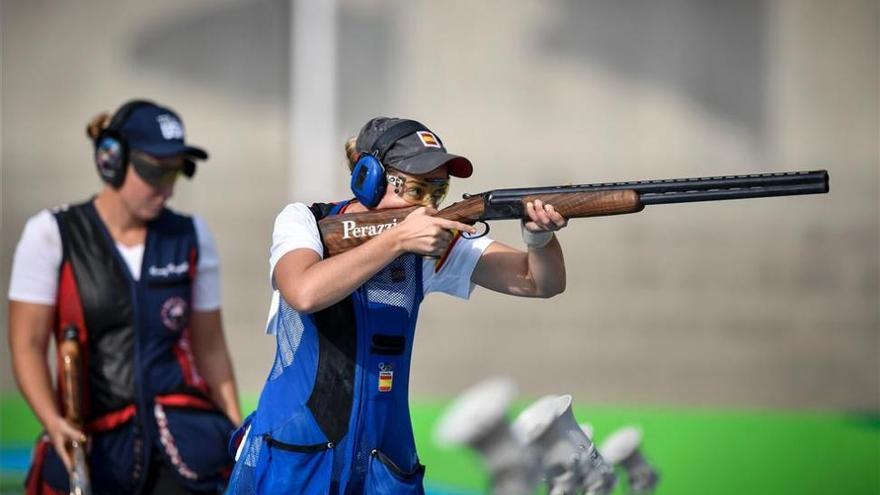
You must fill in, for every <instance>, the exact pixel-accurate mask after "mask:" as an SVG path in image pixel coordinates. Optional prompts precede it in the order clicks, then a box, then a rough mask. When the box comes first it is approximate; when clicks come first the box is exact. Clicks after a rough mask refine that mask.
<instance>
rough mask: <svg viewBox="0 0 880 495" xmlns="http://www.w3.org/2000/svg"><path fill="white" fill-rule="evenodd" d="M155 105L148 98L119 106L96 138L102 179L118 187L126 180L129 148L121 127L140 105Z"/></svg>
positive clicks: (96, 150)
mask: <svg viewBox="0 0 880 495" xmlns="http://www.w3.org/2000/svg"><path fill="white" fill-rule="evenodd" d="M145 105H155V103H153V102H151V101H147V100H132V101H129V102H128V103H126V104H124V105H122V106H121V107H119V110H117V111H116V113H115V114H114V115H113V118H112V119H111V120H110V124H109V125H108V126H107V128H106V129H104V130H102V131H101V132H100V133H99V134H98V137H96V138H95V142H94V145H95V166H97V168H98V175H99V176H101V180H103V181H104V182H106V183H107V184H110V185H111V186H112V187H113V188H115V189H118V188H119V187H120V186H122V183H123V182H124V181H125V174H126V171H127V169H128V159H129V151H130V150H129V149H128V143H127V141H126V140H125V136H123V135H122V134H121V133H120V132H119V129H120V128H121V127H122V125H123V124H124V123H125V121H126V120H127V119H128V117H129V116H131V114H132V112H134V110H135V109H136V108H138V107H140V106H145Z"/></svg>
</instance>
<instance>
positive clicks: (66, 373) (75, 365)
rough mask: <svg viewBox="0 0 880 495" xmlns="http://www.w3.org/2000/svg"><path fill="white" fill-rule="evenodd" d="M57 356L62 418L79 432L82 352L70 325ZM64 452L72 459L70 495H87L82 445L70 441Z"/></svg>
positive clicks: (77, 332) (85, 467)
mask: <svg viewBox="0 0 880 495" xmlns="http://www.w3.org/2000/svg"><path fill="white" fill-rule="evenodd" d="M58 352H59V354H60V355H61V376H62V383H63V386H64V394H63V396H64V418H65V419H66V420H67V422H68V423H70V424H71V425H72V426H74V427H75V428H77V429H78V430H80V431H82V429H83V426H84V418H83V408H82V380H83V373H82V372H83V368H82V353H81V352H80V345H79V330H78V329H77V328H76V327H74V326H69V327H67V328H65V329H64V331H63V334H62V339H61V342H59V344H58ZM68 447H69V448H68V453H69V454H70V457H71V459H73V470H72V471H71V472H70V495H91V493H92V487H91V480H90V477H89V465H88V460H87V458H86V450H85V445H83V444H82V443H80V442H79V441H77V440H73V441H71V442H70V445H69V446H68Z"/></svg>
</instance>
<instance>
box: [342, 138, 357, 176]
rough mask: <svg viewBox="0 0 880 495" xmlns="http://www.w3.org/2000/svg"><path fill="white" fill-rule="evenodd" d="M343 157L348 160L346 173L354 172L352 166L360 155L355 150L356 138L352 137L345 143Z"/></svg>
mask: <svg viewBox="0 0 880 495" xmlns="http://www.w3.org/2000/svg"><path fill="white" fill-rule="evenodd" d="M345 156H346V158H348V171H349V172H353V171H354V165H355V164H356V163H357V161H358V158H360V156H361V153H360V151H358V150H357V136H352V137H350V138H348V139H347V140H346V141H345Z"/></svg>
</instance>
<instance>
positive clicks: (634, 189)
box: [318, 170, 828, 256]
mask: <svg viewBox="0 0 880 495" xmlns="http://www.w3.org/2000/svg"><path fill="white" fill-rule="evenodd" d="M827 192H828V172H827V171H825V170H813V171H798V172H778V173H767V174H750V175H726V176H719V177H692V178H686V179H661V180H642V181H633V182H607V183H599V184H581V185H572V186H550V187H531V188H519V189H496V190H493V191H487V192H484V193H480V194H465V195H464V196H463V200H462V201H459V202H457V203H454V204H452V205H450V206H448V207H446V208H443V209H442V210H440V211H438V212H437V213H435V216H438V217H441V218H446V219H450V220H455V221H458V222H461V223H465V224H468V225H473V224H475V223H483V224H485V225H486V231H485V232H484V233H483V235H485V233H487V232H488V224H486V223H485V222H487V221H490V220H509V219H522V218H525V217H526V213H525V205H526V203H527V202H529V201H535V200H536V199H540V200H541V201H543V202H544V203H548V204H551V205H553V207H554V208H556V211H558V212H559V213H560V214H561V215H562V216H564V217H565V218H583V217H597V216H606V215H620V214H624V213H636V212H639V211H642V210H643V209H644V208H645V206H649V205H660V204H667V203H692V202H696V201H719V200H724V199H742V198H764V197H770V196H793V195H798V194H823V193H827ZM416 208H418V207H417V206H413V207H410V208H394V209H388V210H378V211H368V212H362V213H343V214H342V215H332V216H329V217H326V218H324V219H322V220H321V221H320V222H318V229H319V230H320V233H321V239H322V240H323V242H324V248H325V249H326V251H327V253H326V254H327V256H334V255H337V254H339V253H343V252H345V251H348V250H349V249H352V248H354V247H356V246H359V245H360V244H362V243H364V242H366V241H368V240H370V239H371V238H372V237H375V236H377V235H379V234H381V233H382V232H384V231H385V230H388V229H390V228H393V227H394V226H395V225H397V224H398V223H400V222H402V221H403V219H404V218H406V216H407V215H409V214H410V213H411V212H412V211H413V210H415V209H416Z"/></svg>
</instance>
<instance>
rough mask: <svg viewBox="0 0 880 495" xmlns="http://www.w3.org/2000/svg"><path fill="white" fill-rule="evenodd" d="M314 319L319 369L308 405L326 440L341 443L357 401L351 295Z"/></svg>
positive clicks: (319, 312) (355, 346) (355, 333)
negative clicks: (355, 393)
mask: <svg viewBox="0 0 880 495" xmlns="http://www.w3.org/2000/svg"><path fill="white" fill-rule="evenodd" d="M311 317H312V318H313V321H314V322H315V326H316V327H317V329H318V370H317V372H316V373H315V384H314V386H313V388H312V394H311V396H309V401H308V403H307V404H308V407H309V410H311V411H312V416H314V417H315V421H317V422H318V425H319V426H320V427H321V430H322V431H323V432H324V434H325V435H327V440H328V441H331V442H339V441H340V440H341V439H342V437H343V436H345V434H346V433H347V432H348V422H349V418H350V417H351V407H352V403H353V401H354V376H355V363H356V359H357V323H356V322H355V317H354V304H353V303H352V301H351V296H349V297H346V298H345V299H343V300H342V301H339V302H338V303H336V304H334V305H333V306H330V307H329V308H325V309H322V310H321V311H318V312H317V313H313V314H312V315H311Z"/></svg>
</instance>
